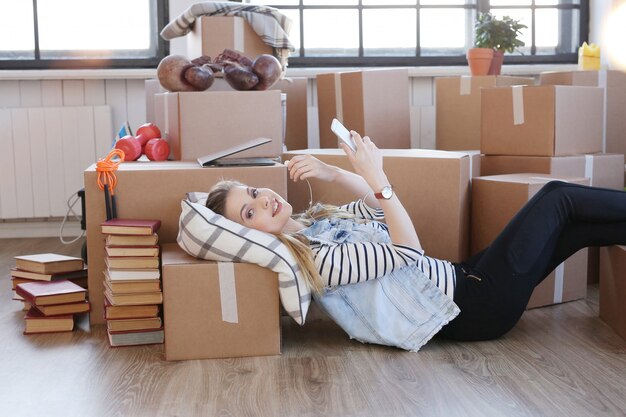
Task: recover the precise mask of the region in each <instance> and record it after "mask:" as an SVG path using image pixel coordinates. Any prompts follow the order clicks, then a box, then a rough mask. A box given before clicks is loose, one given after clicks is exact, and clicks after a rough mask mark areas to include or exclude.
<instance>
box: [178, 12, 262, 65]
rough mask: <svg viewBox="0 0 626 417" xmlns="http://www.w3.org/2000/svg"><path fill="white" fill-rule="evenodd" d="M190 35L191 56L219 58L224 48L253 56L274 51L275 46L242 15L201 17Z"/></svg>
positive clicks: (192, 57) (188, 51)
mask: <svg viewBox="0 0 626 417" xmlns="http://www.w3.org/2000/svg"><path fill="white" fill-rule="evenodd" d="M186 38H187V55H188V56H189V57H190V58H191V59H194V58H197V57H199V56H202V55H208V56H210V57H211V59H215V57H216V56H218V55H219V54H221V53H222V52H224V49H233V50H235V51H239V52H241V53H243V54H244V55H245V56H247V57H249V58H251V59H254V58H256V57H257V56H258V55H261V54H270V55H272V53H273V50H272V47H271V46H269V45H267V44H266V43H265V42H263V40H262V39H261V37H260V36H259V35H257V33H256V32H255V31H254V30H253V29H252V27H251V26H250V25H249V24H248V22H247V21H246V20H245V19H244V18H242V17H239V16H201V17H199V18H198V19H197V20H196V22H195V23H194V25H193V30H192V31H191V32H190V33H188V34H187V35H186Z"/></svg>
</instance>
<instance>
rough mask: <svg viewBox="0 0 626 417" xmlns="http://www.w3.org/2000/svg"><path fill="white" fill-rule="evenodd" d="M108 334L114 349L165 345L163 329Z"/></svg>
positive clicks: (110, 332) (108, 331)
mask: <svg viewBox="0 0 626 417" xmlns="http://www.w3.org/2000/svg"><path fill="white" fill-rule="evenodd" d="M107 333H108V335H109V344H110V345H111V346H112V347H117V346H135V345H152V344H155V343H163V329H158V330H132V331H131V330H129V331H125V332H113V331H111V330H107Z"/></svg>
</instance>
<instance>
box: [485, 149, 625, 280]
mask: <svg viewBox="0 0 626 417" xmlns="http://www.w3.org/2000/svg"><path fill="white" fill-rule="evenodd" d="M623 163H624V157H623V155H621V154H604V153H597V154H590V155H576V156H509V155H483V157H482V158H481V175H501V174H515V173H519V172H538V173H542V174H551V175H553V176H557V177H558V176H573V177H585V178H589V180H590V185H592V186H594V187H603V188H612V189H615V190H622V189H623V188H624V178H623V175H622V165H623ZM599 259H600V253H599V251H598V248H589V254H588V268H587V280H588V282H589V283H595V282H598V280H599V262H600V261H599Z"/></svg>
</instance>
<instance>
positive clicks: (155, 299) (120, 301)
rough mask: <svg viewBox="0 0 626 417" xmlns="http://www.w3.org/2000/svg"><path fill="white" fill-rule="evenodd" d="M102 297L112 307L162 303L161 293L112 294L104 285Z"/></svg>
mask: <svg viewBox="0 0 626 417" xmlns="http://www.w3.org/2000/svg"><path fill="white" fill-rule="evenodd" d="M104 295H105V296H106V297H107V298H108V299H109V301H110V302H111V304H112V305H114V306H128V305H143V304H161V303H162V302H163V294H162V293H161V291H155V292H138V293H114V292H112V291H111V289H110V288H108V287H107V286H106V283H105V285H104Z"/></svg>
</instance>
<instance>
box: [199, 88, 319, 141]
mask: <svg viewBox="0 0 626 417" xmlns="http://www.w3.org/2000/svg"><path fill="white" fill-rule="evenodd" d="M270 90H280V91H281V92H282V93H283V94H285V95H286V96H285V97H286V103H285V104H286V107H285V114H284V116H285V117H284V121H283V127H284V143H285V146H286V147H287V149H288V150H294V149H306V148H308V136H309V133H308V129H309V128H308V78H305V77H289V78H283V79H281V80H278V82H277V83H276V84H274V85H273V86H272V87H271V88H270ZM211 91H234V89H233V88H232V87H231V86H230V85H229V84H228V83H227V82H226V80H224V79H223V78H217V79H216V80H215V82H214V83H213V85H212V86H211Z"/></svg>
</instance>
